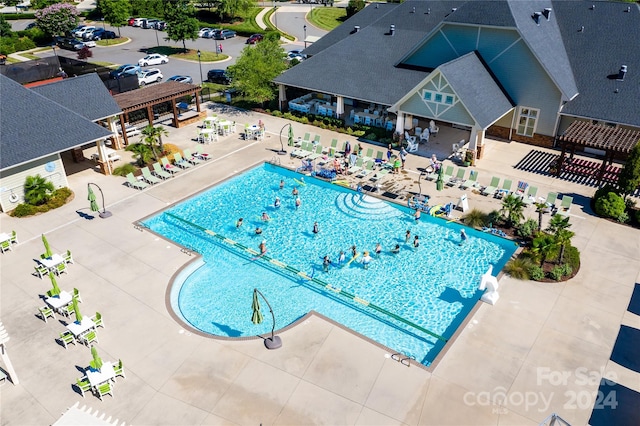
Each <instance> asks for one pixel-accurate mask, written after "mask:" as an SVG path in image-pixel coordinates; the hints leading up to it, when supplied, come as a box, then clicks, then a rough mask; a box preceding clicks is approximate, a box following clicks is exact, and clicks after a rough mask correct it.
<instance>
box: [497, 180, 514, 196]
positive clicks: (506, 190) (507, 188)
mask: <svg viewBox="0 0 640 426" xmlns="http://www.w3.org/2000/svg"><path fill="white" fill-rule="evenodd" d="M512 184H513V182H512V181H511V179H505V180H504V182H503V183H502V188H500V190H498V191H496V197H498V198H503V197H506V196H507V195H509V194H511V185H512Z"/></svg>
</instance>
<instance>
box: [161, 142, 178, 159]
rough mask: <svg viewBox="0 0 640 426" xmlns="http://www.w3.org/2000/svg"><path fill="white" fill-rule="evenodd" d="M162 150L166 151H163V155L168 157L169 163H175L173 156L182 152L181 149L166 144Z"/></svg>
mask: <svg viewBox="0 0 640 426" xmlns="http://www.w3.org/2000/svg"><path fill="white" fill-rule="evenodd" d="M162 148H163V149H164V151H162V155H163V156H165V157H167V158H168V159H169V161H173V154H175V153H176V152H181V151H180V148H178V146H177V145H174V144H172V143H165V144H164V145H163V146H162Z"/></svg>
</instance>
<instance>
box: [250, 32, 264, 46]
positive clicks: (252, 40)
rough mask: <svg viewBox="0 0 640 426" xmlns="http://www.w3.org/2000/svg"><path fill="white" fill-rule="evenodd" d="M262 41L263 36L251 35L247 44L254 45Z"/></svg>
mask: <svg viewBox="0 0 640 426" xmlns="http://www.w3.org/2000/svg"><path fill="white" fill-rule="evenodd" d="M262 40H264V36H263V35H262V34H253V35H252V36H251V37H249V38H248V39H247V42H246V43H247V44H256V43H257V42H259V41H262Z"/></svg>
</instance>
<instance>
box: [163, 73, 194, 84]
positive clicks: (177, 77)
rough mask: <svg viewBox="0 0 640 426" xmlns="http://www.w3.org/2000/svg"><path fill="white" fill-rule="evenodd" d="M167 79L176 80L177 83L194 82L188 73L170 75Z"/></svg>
mask: <svg viewBox="0 0 640 426" xmlns="http://www.w3.org/2000/svg"><path fill="white" fill-rule="evenodd" d="M167 81H175V82H177V83H189V84H193V79H192V78H191V77H189V76H188V75H174V76H173V77H169V78H168V79H167Z"/></svg>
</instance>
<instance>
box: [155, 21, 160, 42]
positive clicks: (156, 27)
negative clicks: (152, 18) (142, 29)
mask: <svg viewBox="0 0 640 426" xmlns="http://www.w3.org/2000/svg"><path fill="white" fill-rule="evenodd" d="M155 29H156V44H157V45H158V47H160V41H159V40H158V26H157V25H156V26H155Z"/></svg>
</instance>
